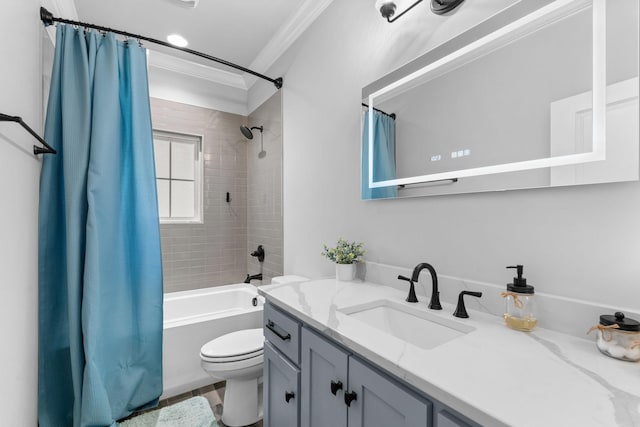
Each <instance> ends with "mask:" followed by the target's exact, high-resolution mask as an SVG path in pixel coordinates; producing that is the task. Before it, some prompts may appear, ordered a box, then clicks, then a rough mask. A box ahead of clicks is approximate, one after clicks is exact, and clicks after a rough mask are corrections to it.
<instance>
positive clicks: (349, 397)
mask: <svg viewBox="0 0 640 427" xmlns="http://www.w3.org/2000/svg"><path fill="white" fill-rule="evenodd" d="M354 400H358V393H356V392H355V391H347V392H345V393H344V403H345V404H346V405H347V406H349V407H351V402H353V401H354Z"/></svg>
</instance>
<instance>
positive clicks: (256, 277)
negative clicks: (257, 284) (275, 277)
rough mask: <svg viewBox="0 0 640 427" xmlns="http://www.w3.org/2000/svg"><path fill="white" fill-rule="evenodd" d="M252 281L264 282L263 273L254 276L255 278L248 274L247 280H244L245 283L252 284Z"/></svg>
mask: <svg viewBox="0 0 640 427" xmlns="http://www.w3.org/2000/svg"><path fill="white" fill-rule="evenodd" d="M252 280H262V273H260V274H254V275H253V276H250V275H248V274H247V278H246V279H244V283H251V281H252Z"/></svg>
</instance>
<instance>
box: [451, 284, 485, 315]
mask: <svg viewBox="0 0 640 427" xmlns="http://www.w3.org/2000/svg"><path fill="white" fill-rule="evenodd" d="M465 295H471V296H472V297H476V298H480V297H481V296H482V292H473V291H462V292H460V295H458V305H457V306H456V311H454V312H453V315H454V316H456V317H461V318H463V319H468V318H469V314H468V313H467V308H466V307H465V306H464V296H465Z"/></svg>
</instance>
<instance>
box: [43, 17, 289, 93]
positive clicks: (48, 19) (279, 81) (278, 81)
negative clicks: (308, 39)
mask: <svg viewBox="0 0 640 427" xmlns="http://www.w3.org/2000/svg"><path fill="white" fill-rule="evenodd" d="M40 19H41V20H42V23H43V24H44V26H45V27H48V26H49V25H53V23H54V22H62V23H63V24H71V25H77V26H79V27H85V28H93V29H96V30H98V31H105V32H109V33H115V34H120V35H121V36H125V37H131V38H133V39H137V40H144V41H147V42H150V43H155V44H159V45H161V46H165V47H169V48H171V49H176V50H179V51H181V52H186V53H190V54H192V55H196V56H199V57H200V58H204V59H208V60H210V61H214V62H217V63H219V64H223V65H226V66H227V67H231V68H235V69H236V70H240V71H244V72H245V73H249V74H252V75H254V76H256V77H259V78H261V79H264V80H267V81H270V82H271V83H273V84H274V85H275V87H276V88H277V89H280V88H281V87H282V77H278V78H277V79H272V78H271V77H267V76H265V75H264V74H260V73H258V72H256V71H253V70H250V69H248V68H245V67H243V66H241V65H237V64H234V63H233V62H229V61H225V60H224V59H220V58H216V57H215V56H211V55H207V54H206V53H202V52H198V51H196V50H192V49H187V48H185V47H178V46H174V45H172V44H170V43H168V42H165V41H162V40H157V39H152V38H151V37H145V36H141V35H139V34H133V33H128V32H126V31H120V30H114V29H112V28H108V27H101V26H100V25H94V24H88V23H86V22H79V21H72V20H69V19H64V18H56V17H54V16H53V14H52V13H51V12H49V11H48V10H47V9H45V8H44V7H41V8H40Z"/></svg>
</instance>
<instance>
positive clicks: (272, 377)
mask: <svg viewBox="0 0 640 427" xmlns="http://www.w3.org/2000/svg"><path fill="white" fill-rule="evenodd" d="M263 380H264V382H263V391H264V417H263V420H264V425H265V427H269V426H271V427H278V426H283V427H284V426H298V425H300V404H299V400H300V369H298V368H297V367H296V366H295V365H294V364H292V363H291V362H290V361H289V360H288V359H286V358H285V357H283V356H282V355H281V354H280V353H278V351H277V350H276V349H275V348H274V347H273V346H272V345H271V343H269V342H265V343H264V377H263Z"/></svg>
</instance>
